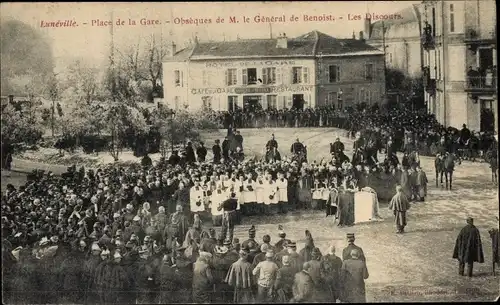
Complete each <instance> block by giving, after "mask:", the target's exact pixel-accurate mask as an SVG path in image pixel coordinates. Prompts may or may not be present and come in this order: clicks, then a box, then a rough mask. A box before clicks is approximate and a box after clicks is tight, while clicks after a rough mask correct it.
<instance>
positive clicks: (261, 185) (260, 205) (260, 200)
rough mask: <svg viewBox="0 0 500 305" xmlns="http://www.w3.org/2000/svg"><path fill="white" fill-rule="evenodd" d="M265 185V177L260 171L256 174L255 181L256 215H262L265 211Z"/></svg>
mask: <svg viewBox="0 0 500 305" xmlns="http://www.w3.org/2000/svg"><path fill="white" fill-rule="evenodd" d="M265 192H266V185H265V177H264V175H263V174H262V173H259V174H258V175H257V181H255V197H256V199H257V206H256V209H255V210H256V213H257V215H262V214H264V213H265V206H264V202H265V197H266V194H265Z"/></svg>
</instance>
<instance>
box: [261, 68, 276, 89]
mask: <svg viewBox="0 0 500 305" xmlns="http://www.w3.org/2000/svg"><path fill="white" fill-rule="evenodd" d="M262 82H263V84H264V85H269V84H276V68H263V69H262Z"/></svg>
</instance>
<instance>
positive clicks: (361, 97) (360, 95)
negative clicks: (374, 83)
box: [358, 88, 365, 103]
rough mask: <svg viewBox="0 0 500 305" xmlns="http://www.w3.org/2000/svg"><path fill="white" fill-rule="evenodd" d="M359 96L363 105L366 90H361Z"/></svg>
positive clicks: (359, 100)
mask: <svg viewBox="0 0 500 305" xmlns="http://www.w3.org/2000/svg"><path fill="white" fill-rule="evenodd" d="M358 94H359V95H358V102H359V103H362V102H363V101H364V99H365V88H361V89H359V91H358Z"/></svg>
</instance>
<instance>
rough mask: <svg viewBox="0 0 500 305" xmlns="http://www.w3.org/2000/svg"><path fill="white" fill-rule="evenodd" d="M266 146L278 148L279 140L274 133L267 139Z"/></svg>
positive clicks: (270, 148)
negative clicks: (277, 140)
mask: <svg viewBox="0 0 500 305" xmlns="http://www.w3.org/2000/svg"><path fill="white" fill-rule="evenodd" d="M266 148H267V149H268V150H272V149H274V148H276V149H278V142H276V140H275V139H274V133H273V134H272V135H271V139H270V140H269V141H267V144H266Z"/></svg>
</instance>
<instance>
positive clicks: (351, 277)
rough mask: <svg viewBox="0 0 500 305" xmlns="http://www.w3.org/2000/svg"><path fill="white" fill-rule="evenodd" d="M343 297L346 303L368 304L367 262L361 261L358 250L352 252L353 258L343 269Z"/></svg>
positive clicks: (344, 264)
mask: <svg viewBox="0 0 500 305" xmlns="http://www.w3.org/2000/svg"><path fill="white" fill-rule="evenodd" d="M340 272H341V283H342V286H343V287H342V297H341V301H342V302H346V303H366V289H365V280H366V279H367V278H368V276H369V274H368V269H367V268H366V262H364V261H363V260H361V259H360V253H359V251H358V250H357V249H353V250H351V258H349V259H348V260H345V261H344V262H343V264H342V268H341V271H340Z"/></svg>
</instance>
